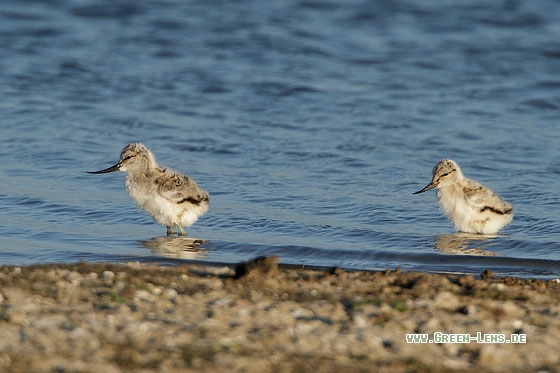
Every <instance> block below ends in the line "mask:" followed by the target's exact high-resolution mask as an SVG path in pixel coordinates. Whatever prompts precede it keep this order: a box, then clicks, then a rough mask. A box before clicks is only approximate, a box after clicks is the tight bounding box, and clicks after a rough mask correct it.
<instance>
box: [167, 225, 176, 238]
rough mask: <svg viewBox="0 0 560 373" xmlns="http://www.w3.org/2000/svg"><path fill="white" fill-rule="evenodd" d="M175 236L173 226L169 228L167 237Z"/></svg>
mask: <svg viewBox="0 0 560 373" xmlns="http://www.w3.org/2000/svg"><path fill="white" fill-rule="evenodd" d="M174 234H175V230H174V229H173V227H171V226H169V225H168V226H167V235H168V236H173V235H174Z"/></svg>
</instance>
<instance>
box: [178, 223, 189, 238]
mask: <svg viewBox="0 0 560 373" xmlns="http://www.w3.org/2000/svg"><path fill="white" fill-rule="evenodd" d="M177 235H178V236H186V235H187V234H186V233H185V230H184V229H183V227H181V226H180V225H178V226H177Z"/></svg>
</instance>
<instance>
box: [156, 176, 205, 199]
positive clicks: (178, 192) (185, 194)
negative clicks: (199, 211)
mask: <svg viewBox="0 0 560 373" xmlns="http://www.w3.org/2000/svg"><path fill="white" fill-rule="evenodd" d="M165 171H166V172H165V173H164V175H163V176H161V177H160V178H158V179H156V184H157V185H159V187H158V191H159V193H160V194H161V195H162V196H163V197H164V198H167V199H168V200H169V201H171V202H173V203H177V204H182V203H190V204H193V205H199V204H201V203H204V202H208V193H207V192H206V191H204V190H202V189H200V188H199V187H198V185H197V184H196V182H195V181H194V180H193V179H191V178H190V177H188V176H186V175H181V174H179V173H176V172H173V171H170V170H168V169H166V170H165Z"/></svg>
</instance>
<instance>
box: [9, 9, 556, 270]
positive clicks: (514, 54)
mask: <svg viewBox="0 0 560 373" xmlns="http://www.w3.org/2000/svg"><path fill="white" fill-rule="evenodd" d="M557 10H558V3H557V2H556V1H535V2H532V1H514V0H512V1H496V2H490V3H489V2H487V1H482V0H472V1H461V2H459V3H458V2H456V1H444V0H441V1H429V2H424V1H344V2H342V1H341V2H334V1H314V0H303V1H288V0H279V1H270V2H253V1H248V0H242V1H235V2H229V1H186V2H176V1H165V0H162V1H150V2H140V1H132V0H130V1H128V0H126V1H125V0H120V1H119V0H111V1H108V0H107V1H99V0H95V1H94V0H81V1H71V0H66V1H65V0H51V1H43V0H42V1H21V0H17V1H16V0H14V1H4V2H3V5H2V8H1V9H0V81H1V82H2V84H0V127H1V129H2V130H1V134H0V144H1V146H0V160H1V162H0V178H1V180H2V181H1V183H0V264H17V265H25V264H33V263H52V262H76V261H80V260H84V261H90V262H98V261H109V262H123V261H130V260H133V261H143V262H155V263H164V264H165V263H171V264H172V263H177V262H181V261H183V260H194V261H205V262H223V263H235V262H239V261H241V260H247V259H249V258H253V257H255V256H260V255H267V254H275V255H278V256H279V257H280V260H281V262H282V263H286V264H295V265H302V266H340V267H343V268H360V269H368V270H380V269H385V268H394V267H397V266H400V267H401V268H402V269H403V270H423V271H430V272H456V273H471V274H479V273H481V272H482V271H483V270H485V269H490V270H492V271H494V272H495V273H496V274H497V275H503V276H522V277H540V278H555V277H558V276H560V217H559V214H558V211H559V210H558V207H559V205H560V196H559V192H558V191H559V189H558V185H559V184H560V128H559V123H560V39H559V38H558V35H560V18H559V17H557ZM133 141H142V142H144V143H145V144H146V145H147V146H148V147H149V148H150V149H152V151H153V152H154V153H155V154H156V157H157V159H158V161H159V163H160V164H161V165H163V166H168V167H172V168H174V169H176V170H178V171H181V172H185V173H187V174H189V175H190V176H191V177H193V178H194V179H195V180H196V181H197V182H198V183H199V185H200V186H202V187H203V188H204V189H207V190H208V191H209V192H210V195H211V199H210V202H211V207H210V211H209V213H208V214H207V215H206V216H204V217H203V218H201V219H200V220H199V221H198V222H197V223H196V224H195V225H193V226H192V227H190V228H189V229H188V234H189V235H190V236H193V237H197V238H203V239H207V240H209V241H208V243H206V244H204V245H203V246H202V249H201V250H199V251H197V252H189V251H186V250H180V248H181V245H182V243H183V241H181V240H180V239H175V240H169V239H167V238H166V237H165V227H162V226H160V225H158V224H156V223H154V222H153V221H151V219H150V218H149V217H148V216H147V215H146V214H144V213H143V212H142V211H140V210H139V209H138V208H137V207H136V206H135V205H134V204H133V203H132V202H131V201H130V200H129V199H128V197H127V196H126V193H125V191H124V175H123V174H121V173H115V174H106V175H88V174H86V173H85V172H86V171H94V170H99V169H102V168H105V167H108V166H110V165H112V164H114V163H115V162H116V161H117V159H118V156H119V153H120V150H121V149H122V147H123V146H124V145H126V144H127V143H130V142H133ZM441 158H452V159H454V160H456V161H457V162H458V163H459V164H460V165H461V166H462V169H463V172H464V174H465V175H466V176H467V177H470V178H472V179H475V180H478V181H480V182H482V183H484V184H486V185H487V186H489V187H491V188H492V189H493V190H494V191H496V192H497V193H498V194H500V195H501V196H502V197H503V198H504V199H505V200H507V201H508V202H510V203H511V204H513V206H514V211H515V214H516V215H515V218H514V221H513V222H512V223H511V224H510V225H509V226H507V227H506V228H505V229H504V230H503V231H502V232H501V235H499V236H497V237H493V238H486V239H485V238H482V237H479V238H476V237H475V238H473V237H470V236H465V235H460V234H455V233H454V228H453V226H452V225H451V223H450V222H449V221H448V220H447V219H446V218H445V217H444V216H443V215H442V214H441V212H440V211H439V209H438V206H437V202H436V201H435V193H434V192H430V193H426V194H421V195H414V196H413V195H412V192H414V191H416V190H419V189H420V188H422V187H423V186H424V185H426V184H427V183H428V181H429V180H430V178H431V169H432V167H433V165H434V164H435V163H436V162H437V161H438V160H439V159H441ZM169 247H175V248H177V247H179V250H168V249H169Z"/></svg>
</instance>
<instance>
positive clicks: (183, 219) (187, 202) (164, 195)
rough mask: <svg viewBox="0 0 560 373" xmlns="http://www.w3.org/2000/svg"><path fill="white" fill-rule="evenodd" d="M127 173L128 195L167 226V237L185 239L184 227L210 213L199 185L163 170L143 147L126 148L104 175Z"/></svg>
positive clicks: (176, 173) (137, 144)
mask: <svg viewBox="0 0 560 373" xmlns="http://www.w3.org/2000/svg"><path fill="white" fill-rule="evenodd" d="M115 171H123V172H126V182H125V184H126V191H127V192H128V195H129V196H130V198H131V199H132V200H133V201H134V202H136V203H137V204H138V206H140V208H142V209H143V210H145V211H146V212H147V213H148V214H150V216H151V217H152V218H153V219H154V220H155V221H156V222H158V223H160V224H163V225H165V226H167V235H168V236H170V235H173V234H175V228H176V229H177V234H178V235H179V236H185V235H186V234H185V230H184V228H183V227H189V226H191V225H192V224H193V223H194V222H195V221H196V220H197V219H198V218H199V217H200V216H202V215H204V214H205V213H206V212H207V211H208V202H209V195H208V192H206V191H205V190H202V189H200V188H199V187H198V185H197V184H196V182H195V181H194V180H192V179H191V178H189V177H188V176H186V175H182V174H180V173H178V172H175V171H173V170H171V169H169V168H161V167H160V166H158V164H157V163H156V159H155V157H154V155H153V154H152V152H151V151H150V150H149V149H148V148H147V147H146V146H145V145H144V144H141V143H132V144H128V145H127V146H125V147H124V148H123V150H122V152H121V157H120V159H119V161H118V163H117V164H115V165H114V166H111V167H109V168H106V169H104V170H101V171H94V172H88V173H89V174H104V173H108V172H115Z"/></svg>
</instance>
